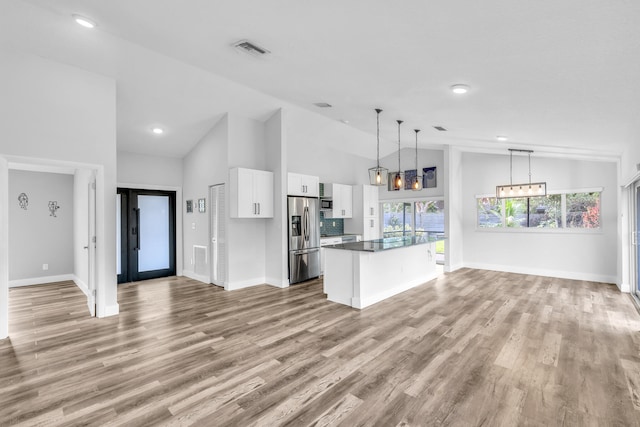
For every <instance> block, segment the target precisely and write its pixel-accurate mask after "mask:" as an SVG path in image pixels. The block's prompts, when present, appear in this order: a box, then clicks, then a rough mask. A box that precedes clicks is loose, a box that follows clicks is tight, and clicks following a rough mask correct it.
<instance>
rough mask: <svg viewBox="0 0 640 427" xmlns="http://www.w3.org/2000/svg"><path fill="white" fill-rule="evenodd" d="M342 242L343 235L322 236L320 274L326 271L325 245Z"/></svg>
mask: <svg viewBox="0 0 640 427" xmlns="http://www.w3.org/2000/svg"><path fill="white" fill-rule="evenodd" d="M339 243H342V237H322V238H320V274H322V273H324V248H323V246H328V245H337V244H339Z"/></svg>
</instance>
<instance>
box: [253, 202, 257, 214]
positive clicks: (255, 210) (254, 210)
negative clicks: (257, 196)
mask: <svg viewBox="0 0 640 427" xmlns="http://www.w3.org/2000/svg"><path fill="white" fill-rule="evenodd" d="M257 213H258V204H257V203H254V204H253V214H254V215H255V214H257Z"/></svg>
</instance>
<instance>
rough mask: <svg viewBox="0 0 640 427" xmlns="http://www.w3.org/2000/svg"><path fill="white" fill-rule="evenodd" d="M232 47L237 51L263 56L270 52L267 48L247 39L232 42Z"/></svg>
mask: <svg viewBox="0 0 640 427" xmlns="http://www.w3.org/2000/svg"><path fill="white" fill-rule="evenodd" d="M233 47H234V48H236V50H237V51H239V52H244V53H248V54H249V55H252V56H263V55H267V54H269V53H271V52H270V51H268V50H267V49H265V48H263V47H260V46H258V45H257V44H255V43H253V42H250V41H249V40H240V41H237V42H235V43H234V44H233Z"/></svg>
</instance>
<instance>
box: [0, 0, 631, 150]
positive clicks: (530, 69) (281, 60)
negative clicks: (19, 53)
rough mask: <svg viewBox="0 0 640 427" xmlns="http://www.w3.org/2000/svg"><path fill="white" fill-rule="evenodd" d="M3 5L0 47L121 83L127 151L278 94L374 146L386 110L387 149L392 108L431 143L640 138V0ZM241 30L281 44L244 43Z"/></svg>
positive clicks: (541, 146)
mask: <svg viewBox="0 0 640 427" xmlns="http://www.w3.org/2000/svg"><path fill="white" fill-rule="evenodd" d="M72 14H80V15H84V16H86V17H88V18H90V19H92V20H94V21H95V22H97V24H98V26H97V27H96V28H95V29H93V30H86V29H84V28H82V27H80V26H78V25H77V24H75V22H74V21H73V20H72V18H71V15H72ZM0 15H2V17H0V23H1V24H2V26H3V28H2V29H1V30H0V31H1V33H0V34H2V38H3V40H2V42H1V43H2V45H3V46H8V47H11V48H19V49H24V50H27V51H30V52H32V53H35V54H38V55H42V56H46V57H49V58H51V59H54V60H57V61H61V62H66V63H69V64H72V65H75V66H79V67H82V68H85V69H89V70H91V71H94V72H98V73H101V74H105V75H108V76H112V77H113V78H115V79H116V81H117V84H118V86H117V87H118V92H117V93H118V101H117V108H118V112H117V113H118V148H119V149H121V150H125V151H134V152H150V151H152V152H154V153H156V154H163V155H168V156H178V157H180V156H183V155H184V154H185V153H186V152H188V151H189V150H190V148H191V147H192V146H193V144H195V143H196V142H197V140H198V139H199V138H200V137H201V136H202V134H204V133H205V132H206V130H207V129H208V128H209V127H210V126H211V125H212V124H213V123H215V121H216V120H218V119H219V117H220V115H221V114H223V113H224V112H227V111H231V112H238V113H241V114H243V115H246V116H248V117H253V118H256V119H258V120H264V119H265V118H267V117H268V116H269V115H270V114H271V113H272V112H273V111H274V110H275V109H276V108H278V106H279V105H278V104H279V102H278V100H279V99H281V100H285V101H287V102H289V103H292V104H296V105H298V106H300V107H302V108H305V109H308V110H311V111H314V112H317V113H319V114H322V115H325V116H327V117H329V118H330V119H333V120H341V121H346V122H348V125H349V126H353V127H355V128H357V129H360V130H362V131H363V132H367V133H370V134H371V135H372V139H371V141H372V142H371V144H372V150H371V152H368V153H361V154H362V155H363V156H367V157H372V156H375V148H374V147H375V138H374V137H373V135H374V134H375V113H374V111H373V109H374V108H375V107H379V108H382V109H383V110H384V112H383V113H382V115H381V125H382V132H381V135H382V138H383V146H382V147H381V151H382V154H383V155H384V154H386V153H388V152H390V151H392V150H393V149H394V148H395V144H394V141H395V140H396V135H397V133H396V127H395V126H396V125H395V120H396V119H402V120H404V121H405V123H406V127H407V129H414V128H420V129H423V132H422V133H421V142H420V144H421V146H423V147H428V146H430V145H434V144H437V145H443V144H453V145H459V146H464V147H468V148H469V149H474V148H486V147H504V148H506V147H521V148H525V147H526V148H533V149H538V150H546V151H549V152H567V153H586V154H590V155H596V156H610V155H618V154H620V153H622V152H623V151H624V149H625V147H626V146H628V145H630V144H638V143H640V120H639V115H640V85H639V84H638V81H637V78H638V77H637V76H639V75H640V25H638V23H639V22H640V2H637V1H635V0H611V1H584V0H562V1H551V0H542V1H524V0H515V1H504V0H485V1H473V0H449V1H425V0H406V1H403V2H390V1H383V0H367V1H364V0H349V1H344V0H342V1H336V0H328V1H323V2H315V1H314V2H312V1H308V0H273V1H264V0H244V1H241V0H216V1H206V0H185V1H168V0H135V1H131V0H109V1H101V0H56V1H50V0H12V1H6V2H2V5H1V6H0ZM240 39H248V40H251V41H253V42H255V43H257V44H259V45H261V46H263V47H264V48H266V49H268V50H269V51H271V53H270V54H269V55H267V56H266V57H263V58H255V57H252V56H249V55H246V54H242V53H239V52H238V51H237V50H235V49H234V48H232V46H231V45H232V44H233V43H234V42H235V41H238V40H240ZM457 83H462V84H466V85H468V86H470V91H469V92H468V93H467V94H466V95H454V94H453V93H452V92H451V91H450V86H451V85H453V84H457ZM317 102H326V103H329V104H331V105H332V107H331V108H319V107H316V106H315V105H314V103H317ZM154 125H159V126H161V127H163V128H165V129H166V133H165V135H163V136H162V137H161V138H158V137H156V136H154V135H152V134H151V133H150V132H149V129H150V127H152V126H154ZM436 125H437V126H442V127H444V128H446V129H447V131H446V132H439V131H437V130H435V129H434V128H433V126H436ZM405 135H407V136H406V145H408V146H409V145H411V144H412V141H413V140H412V139H411V138H410V137H409V133H408V132H405ZM498 135H504V136H507V137H508V138H509V141H507V142H498V141H496V136H498Z"/></svg>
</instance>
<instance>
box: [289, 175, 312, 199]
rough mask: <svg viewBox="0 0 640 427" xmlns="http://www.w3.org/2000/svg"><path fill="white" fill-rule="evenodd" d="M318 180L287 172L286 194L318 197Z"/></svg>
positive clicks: (310, 176) (309, 176)
mask: <svg viewBox="0 0 640 427" xmlns="http://www.w3.org/2000/svg"><path fill="white" fill-rule="evenodd" d="M319 186H320V178H318V177H317V176H312V175H302V174H299V173H293V172H289V174H288V176H287V194H288V195H289V196H305V197H318V196H319V195H320V189H319Z"/></svg>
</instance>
